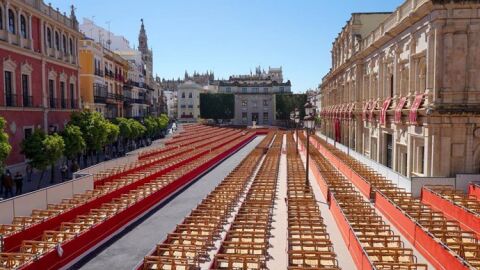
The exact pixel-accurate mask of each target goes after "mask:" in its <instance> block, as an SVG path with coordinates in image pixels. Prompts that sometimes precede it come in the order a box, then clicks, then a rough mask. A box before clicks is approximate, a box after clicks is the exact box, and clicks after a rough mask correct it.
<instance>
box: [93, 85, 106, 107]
mask: <svg viewBox="0 0 480 270" xmlns="http://www.w3.org/2000/svg"><path fill="white" fill-rule="evenodd" d="M107 96H108V94H107V87H106V86H105V85H102V84H97V83H94V84H93V101H94V102H95V103H105V102H106V101H107Z"/></svg>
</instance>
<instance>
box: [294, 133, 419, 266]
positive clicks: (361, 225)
mask: <svg viewBox="0 0 480 270" xmlns="http://www.w3.org/2000/svg"><path fill="white" fill-rule="evenodd" d="M300 138H301V140H303V141H304V142H305V136H303V135H301V136H300ZM310 155H311V157H312V159H313V160H314V161H315V164H316V166H317V169H318V171H319V172H320V175H321V177H322V178H323V179H324V181H325V182H326V184H327V185H328V188H329V191H330V192H331V194H332V197H333V198H335V201H336V202H337V203H338V204H339V206H340V208H341V209H342V211H343V214H344V215H345V217H346V219H347V221H348V223H349V224H350V227H351V228H352V229H353V231H354V232H355V235H356V237H357V239H358V241H359V242H360V244H361V245H362V247H363V249H364V251H365V253H366V254H367V256H368V258H369V260H370V262H371V263H372V264H373V265H374V266H375V268H376V269H401V270H406V269H408V270H410V269H427V265H425V264H420V263H418V262H417V257H416V256H415V255H414V254H413V250H412V249H410V248H406V247H405V246H404V243H403V241H402V240H401V239H400V237H399V236H398V235H397V234H395V233H394V232H393V230H392V228H391V227H390V225H388V224H387V223H385V221H384V220H383V218H382V217H381V216H379V215H378V214H377V213H376V211H375V208H374V207H373V206H372V205H371V203H370V202H368V201H367V200H366V199H365V198H364V197H363V196H362V195H361V194H360V193H359V192H358V191H356V189H355V188H354V186H353V185H352V183H351V182H350V181H348V180H347V179H346V178H345V177H344V176H343V175H342V174H341V173H340V172H339V171H338V170H337V169H336V168H335V167H334V166H333V165H332V164H331V163H330V161H329V160H327V159H326V158H325V157H324V156H323V155H321V154H320V152H319V151H318V150H317V149H315V148H314V147H312V148H310Z"/></svg>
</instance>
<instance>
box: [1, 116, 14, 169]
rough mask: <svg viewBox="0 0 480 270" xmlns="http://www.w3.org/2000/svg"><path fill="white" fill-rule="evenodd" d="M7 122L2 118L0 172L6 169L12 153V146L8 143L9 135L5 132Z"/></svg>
mask: <svg viewBox="0 0 480 270" xmlns="http://www.w3.org/2000/svg"><path fill="white" fill-rule="evenodd" d="M6 124H7V122H6V121H5V119H3V118H2V117H0V170H2V172H3V169H4V168H5V160H7V157H8V155H9V154H10V152H11V151H12V146H11V145H10V143H9V142H8V134H7V133H6V132H5V125H6Z"/></svg>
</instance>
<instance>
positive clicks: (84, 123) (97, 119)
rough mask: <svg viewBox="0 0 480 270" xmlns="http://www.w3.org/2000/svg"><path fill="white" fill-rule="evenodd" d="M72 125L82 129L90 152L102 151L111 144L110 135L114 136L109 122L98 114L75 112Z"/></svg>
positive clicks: (71, 121)
mask: <svg viewBox="0 0 480 270" xmlns="http://www.w3.org/2000/svg"><path fill="white" fill-rule="evenodd" d="M70 124H72V125H75V126H78V127H79V128H80V130H81V131H82V134H83V138H84V140H85V143H86V144H87V149H88V150H100V149H101V148H102V147H103V146H105V145H106V144H108V143H109V141H108V138H109V135H112V134H111V132H110V131H109V128H110V126H109V125H108V124H109V122H108V121H107V120H106V119H105V118H104V117H103V115H101V114H100V113H98V112H91V111H82V112H75V113H73V114H72V117H71V120H70Z"/></svg>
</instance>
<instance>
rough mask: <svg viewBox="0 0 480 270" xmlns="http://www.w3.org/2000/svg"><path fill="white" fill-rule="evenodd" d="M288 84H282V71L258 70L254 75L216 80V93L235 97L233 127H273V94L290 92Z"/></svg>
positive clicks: (274, 122) (258, 68)
mask: <svg viewBox="0 0 480 270" xmlns="http://www.w3.org/2000/svg"><path fill="white" fill-rule="evenodd" d="M291 87H292V85H291V83H290V81H289V80H288V81H286V82H284V81H283V72H282V68H269V70H268V71H267V72H266V71H264V70H262V69H261V68H260V67H257V68H256V70H255V73H254V74H249V75H237V76H230V78H229V79H228V80H224V81H219V83H218V92H219V93H233V94H234V95H235V105H234V107H235V108H234V110H235V112H234V119H233V124H235V125H252V124H253V122H255V123H256V124H257V125H275V124H276V107H275V95H277V94H286V93H291V92H292V90H291Z"/></svg>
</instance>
